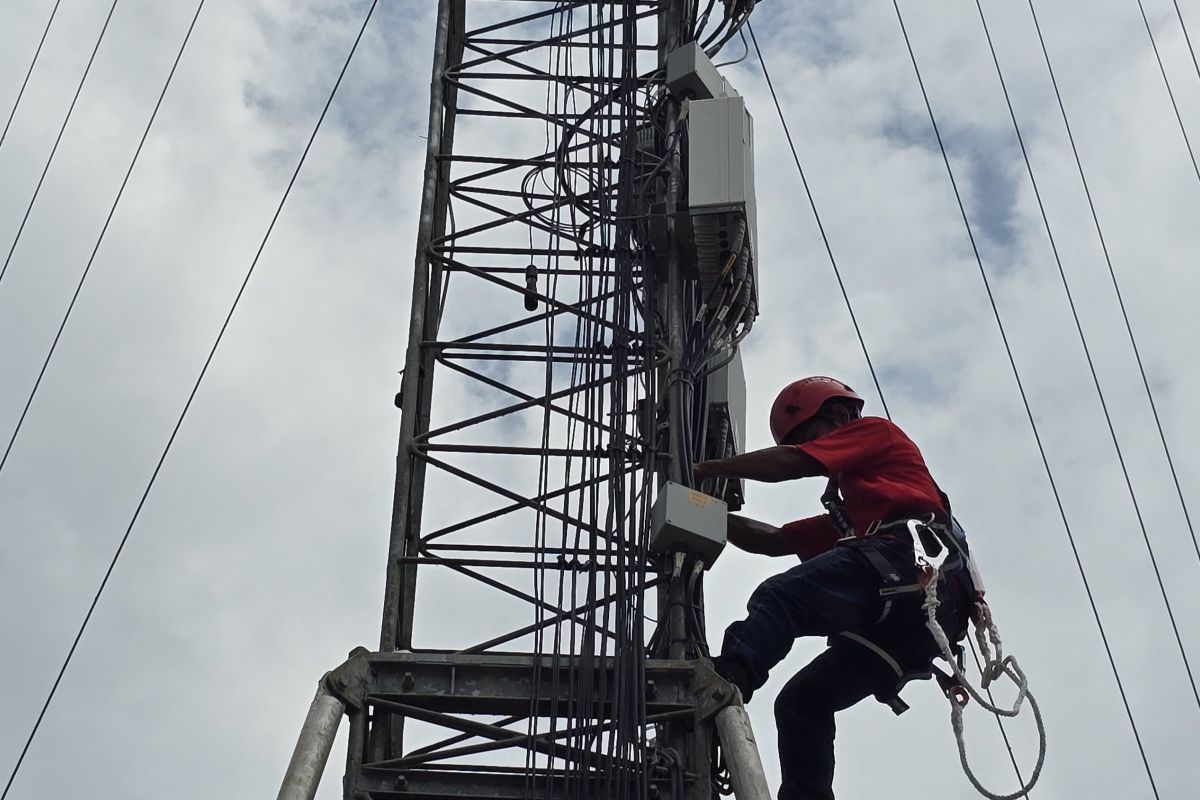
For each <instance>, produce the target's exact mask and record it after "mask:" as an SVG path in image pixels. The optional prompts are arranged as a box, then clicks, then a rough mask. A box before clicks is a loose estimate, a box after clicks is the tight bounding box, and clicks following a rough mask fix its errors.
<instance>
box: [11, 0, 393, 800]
mask: <svg viewBox="0 0 1200 800" xmlns="http://www.w3.org/2000/svg"><path fill="white" fill-rule="evenodd" d="M203 2H204V0H201V5H203ZM378 3H379V0H372V2H371V5H370V7H369V8H368V9H367V13H366V17H365V18H364V19H363V22H362V26H361V27H360V28H359V30H358V35H357V36H356V37H355V38H354V44H353V45H352V46H351V47H350V52H349V54H348V55H347V56H346V60H345V62H344V63H343V64H342V69H341V71H340V72H339V73H338V77H337V80H336V81H335V82H334V84H333V89H332V90H331V91H330V93H329V98H328V99H327V100H326V101H325V105H324V107H323V108H322V109H321V115H320V116H319V117H318V118H317V123H316V125H315V126H314V127H313V132H312V135H311V136H309V138H308V143H307V144H305V146H304V151H303V152H302V153H301V154H300V160H299V162H298V163H297V164H296V169H295V170H294V171H293V172H292V177H291V179H290V180H288V183H287V187H286V188H285V189H284V191H283V196H282V197H281V198H280V200H279V204H278V205H277V206H276V208H275V213H274V214H273V215H272V217H271V222H270V224H268V226H267V230H266V233H265V234H263V238H262V241H261V242H260V243H259V246H258V250H257V251H256V252H255V254H254V258H253V260H252V261H251V262H250V266H249V268H248V269H247V270H246V276H245V278H244V279H243V280H242V284H241V286H240V287H239V288H238V291H237V295H236V296H235V297H234V299H233V303H232V305H231V306H230V308H229V312H228V313H227V314H226V315H225V321H224V322H223V323H222V324H221V329H220V331H219V332H218V333H217V337H216V340H215V341H214V342H213V345H212V348H211V349H210V350H209V353H208V356H207V358H205V360H204V366H203V367H201V369H200V374H199V376H198V377H197V378H196V382H195V384H193V386H192V389H191V392H190V393H189V394H188V398H187V401H186V402H185V403H184V406H183V410H182V411H181V412H180V414H179V418H178V419H177V420H176V422H175V427H174V428H173V429H172V430H171V435H170V437H169V438H168V439H167V444H166V446H165V447H164V448H163V451H162V455H160V456H159V458H158V463H157V464H155V466H154V471H153V472H152V473H151V475H150V480H149V481H148V482H147V484H146V489H145V491H143V492H142V496H141V499H140V500H138V504H137V507H136V508H135V509H134V512H133V516H132V518H131V519H130V520H129V525H128V526H127V527H126V528H125V533H124V535H123V536H122V537H121V541H120V543H119V544H118V545H117V549H116V552H114V553H113V556H112V560H111V561H110V562H109V565H108V569H107V570H106V571H105V573H104V577H103V579H101V581H100V586H99V588H98V589H97V590H96V595H95V597H93V598H92V602H91V605H89V606H88V610H87V613H86V614H85V615H84V618H83V623H82V624H81V625H80V626H79V631H78V632H77V633H76V634H75V639H74V641H73V642H72V643H71V648H70V650H68V651H67V657H66V658H65V659H64V660H63V664H62V667H60V668H59V670H58V675H57V677H55V679H54V684H53V685H52V686H51V687H50V693H49V694H48V695H47V697H46V702H45V703H43V704H42V709H41V711H40V712H39V713H38V716H37V720H36V721H35V722H34V724H33V729H32V730H31V731H30V732H29V736H28V738H27V739H26V740H25V745H24V747H22V748H21V754H20V756H19V757H18V758H17V763H16V765H15V766H14V767H13V771H12V774H11V775H9V778H8V783H7V784H5V786H4V792H3V793H0V800H6V798H7V797H8V792H9V789H11V788H12V784H13V781H14V780H15V779H16V777H17V773H18V772H19V771H20V769H21V764H22V763H23V762H24V760H25V755H26V753H28V752H29V746H30V745H31V744H32V743H33V739H34V737H35V736H36V735H37V732H38V728H39V727H40V726H41V724H42V720H43V719H44V718H45V716H46V711H47V709H49V708H50V703H51V702H52V701H53V700H54V695H55V693H56V692H57V691H58V686H59V684H60V683H61V682H62V679H63V675H64V674H65V673H66V671H67V667H68V666H69V665H70V663H71V658H72V657H73V656H74V655H75V650H76V648H77V647H78V646H79V641H80V639H82V638H83V633H84V631H85V630H86V629H87V626H88V623H89V622H90V621H91V619H92V614H93V612H94V611H95V610H96V605H97V603H99V602H100V596H101V595H102V594H103V593H104V589H105V587H106V586H108V581H109V578H111V577H112V573H113V570H114V569H115V568H116V566H117V561H118V560H119V559H120V557H121V553H122V552H123V551H124V549H125V545H126V543H127V542H128V541H129V535H130V534H131V533H132V532H133V527H134V525H136V524H137V520H138V517H139V516H140V515H141V513H142V508H143V507H145V505H146V499H147V498H148V497H149V496H150V491H151V489H153V488H154V482H155V481H156V480H157V479H158V475H159V472H160V471H161V470H162V466H163V463H164V462H165V461H166V460H167V454H168V453H170V451H171V446H172V445H173V444H174V443H175V438H176V436H178V434H179V429H180V427H181V426H182V425H183V421H184V419H185V418H186V417H187V414H188V411H189V410H190V409H191V407H192V401H193V400H195V398H196V393H197V392H198V391H199V389H200V384H201V383H202V382H203V381H204V376H205V375H206V374H207V372H208V367H209V365H210V364H212V360H213V357H214V356H215V355H216V353H217V348H218V347H220V345H221V340H222V339H223V338H224V336H225V331H226V330H227V329H228V328H229V322H230V320H232V319H233V314H234V312H235V311H236V310H237V307H238V303H239V302H240V301H241V299H242V295H243V294H244V293H245V291H246V286H247V285H248V284H249V283H250V277H251V276H252V275H253V274H254V269H255V267H257V266H258V261H259V259H260V258H261V257H262V254H263V250H264V249H266V246H267V241H268V240H269V239H270V238H271V233H272V231H274V230H275V223H276V222H277V221H278V220H279V215H280V213H281V212H282V211H283V206H284V204H285V203H286V202H287V199H288V195H290V194H291V191H292V187H293V186H295V185H296V179H297V178H298V177H299V175H300V170H301V168H303V166H304V161H305V159H306V158H307V157H308V152H309V150H310V149H312V145H313V141H314V140H316V138H317V133H318V132H319V131H320V130H321V123H323V122H324V121H325V116H326V114H327V113H328V112H329V107H330V106H331V105H332V104H333V98H334V97H335V96H336V95H337V91H338V87H340V86H341V85H342V78H344V77H345V75H346V71H347V69H349V67H350V62H351V60H353V58H354V53H355V51H356V50H357V49H358V44H359V42H361V41H362V37H363V33H364V32H365V31H366V29H367V24H368V23H369V22H370V21H371V16H372V15H373V14H374V13H375V6H376V5H378ZM193 21H194V20H193Z"/></svg>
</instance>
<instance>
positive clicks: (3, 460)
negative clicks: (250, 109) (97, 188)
mask: <svg viewBox="0 0 1200 800" xmlns="http://www.w3.org/2000/svg"><path fill="white" fill-rule="evenodd" d="M204 3H205V0H200V2H199V4H198V5H197V6H196V13H195V14H194V15H193V16H192V21H191V24H190V25H188V29H187V33H186V34H184V37H183V43H182V44H181V45H180V46H179V51H178V52H177V53H176V54H175V61H174V63H173V64H171V71H170V73H168V75H167V80H166V81H165V82H164V83H163V88H162V91H161V92H159V95H158V101H157V102H155V104H154V110H153V111H152V112H151V113H150V119H149V120H148V121H147V122H146V127H145V129H144V130H143V131H142V138H141V139H140V140H139V141H138V145H137V149H136V150H134V153H133V158H132V159H131V160H130V162H129V168H128V169H127V170H125V177H124V179H123V180H122V181H121V187H120V188H119V189H117V196H116V198H114V199H113V202H112V207H110V208H109V210H108V216H107V217H106V218H105V220H104V225H103V227H101V229H100V235H99V236H98V237H97V238H96V244H95V246H94V247H93V248H92V254H91V255H90V256H89V257H88V260H87V265H86V266H85V267H84V268H83V274H82V275H80V276H79V283H78V284H77V285H76V287H75V293H74V294H73V295H71V302H70V303H69V304H68V305H67V310H66V313H65V314H63V318H62V322H61V323H60V324H59V326H58V331H57V332H56V333H55V334H54V341H53V342H52V343H51V345H50V351H49V352H48V353H46V358H45V360H44V361H43V362H42V368H41V370H40V371H39V372H38V376H37V379H36V380H35V381H34V382H33V388H32V389H31V390H30V391H29V398H28V399H27V400H26V401H25V407H24V408H23V409H21V416H20V418H18V419H17V425H16V427H15V428H13V432H12V436H10V437H9V439H8V445H7V446H6V447H5V448H4V455H3V456H0V473H3V472H4V465H5V464H7V463H8V456H9V454H10V453H12V449H13V443H14V442H16V441H17V435H18V434H19V433H20V432H21V426H22V425H24V424H25V416H26V415H27V414H28V413H29V407H30V406H31V405H32V404H33V398H34V397H35V396H36V395H37V391H38V388H39V387H40V386H41V385H42V378H43V377H44V376H45V374H46V368H47V367H49V366H50V359H52V358H53V357H54V352H55V350H56V349H57V348H58V342H59V339H61V338H62V334H63V330H64V329H65V328H66V327H67V320H69V319H70V318H71V312H72V311H73V310H74V309H75V301H76V300H78V299H79V292H80V291H81V290H82V289H83V284H84V281H86V280H87V277H88V273H89V272H91V269H92V263H93V262H94V261H95V260H96V253H98V252H99V251H100V244H101V243H102V242H103V241H104V235H105V234H106V233H107V232H108V226H109V224H110V223H111V222H112V219H113V215H114V214H115V213H116V211H117V205H118V204H119V203H120V202H121V197H122V195H123V194H124V193H125V187H126V186H127V185H128V184H129V176H130V175H132V174H133V168H134V167H135V166H136V165H137V160H138V156H139V155H141V153H142V146H143V145H145V144H146V137H147V136H149V134H150V128H151V126H152V125H154V120H155V118H156V117H157V116H158V110H159V108H161V107H162V102H163V98H164V97H166V96H167V89H168V88H170V86H171V79H172V78H174V77H175V70H176V68H177V67H178V66H179V60H180V59H181V58H182V57H183V51H184V50H185V49H187V45H188V42H189V41H190V40H191V38H192V31H193V30H194V29H195V27H196V20H197V19H199V18H200V12H201V11H202V10H203V9H204Z"/></svg>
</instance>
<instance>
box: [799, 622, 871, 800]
mask: <svg viewBox="0 0 1200 800" xmlns="http://www.w3.org/2000/svg"><path fill="white" fill-rule="evenodd" d="M875 658H876V657H875V656H872V655H870V654H868V653H866V652H865V651H863V649H862V648H861V647H859V646H858V645H855V644H853V643H848V644H844V645H841V644H839V645H835V646H833V647H830V648H829V649H828V650H826V651H825V652H824V653H822V654H821V655H819V656H817V657H816V658H815V659H813V660H812V661H811V662H810V663H809V665H808V666H806V667H805V668H804V669H802V670H800V671H799V672H797V673H796V675H795V676H794V677H793V678H792V679H791V680H790V681H788V682H787V684H786V685H784V687H783V689H782V691H780V692H779V696H778V697H776V698H775V724H776V725H777V726H778V729H779V766H780V771H781V776H782V781H781V782H780V786H779V800H833V765H834V758H833V741H834V734H835V724H834V714H836V713H837V712H838V711H843V710H845V709H847V708H849V707H850V706H852V705H854V704H855V703H857V702H858V701H859V700H862V699H863V698H866V697H869V696H870V695H872V694H874V693H875V692H876V691H878V690H879V689H880V688H881V676H880V670H879V666H878V664H876V663H873V662H872V661H871V660H870V659H875Z"/></svg>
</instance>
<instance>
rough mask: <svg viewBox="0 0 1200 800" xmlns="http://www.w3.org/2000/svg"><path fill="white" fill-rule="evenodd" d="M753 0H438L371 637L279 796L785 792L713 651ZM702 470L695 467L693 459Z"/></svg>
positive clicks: (742, 296) (338, 676) (731, 490)
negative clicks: (709, 579) (736, 57)
mask: <svg viewBox="0 0 1200 800" xmlns="http://www.w3.org/2000/svg"><path fill="white" fill-rule="evenodd" d="M752 6H753V2H752V0H744V1H743V2H733V1H732V0H727V2H726V3H725V4H724V5H722V4H718V3H715V2H709V3H708V4H707V6H705V4H703V3H695V2H685V1H684V0H661V1H660V2H649V1H648V0H625V1H614V0H565V1H564V2H548V1H545V0H529V1H527V2H526V1H514V2H494V1H492V2H487V1H486V0H440V2H439V5H438V14H437V30H436V35H435V41H434V56H433V80H432V83H431V94H430V101H429V127H428V151H427V159H426V164H425V173H424V181H423V186H422V194H421V212H420V219H419V226H418V233H417V248H416V264H415V271H414V280H413V292H412V310H411V323H410V328H409V340H408V347H407V351H406V356H405V366H404V373H403V379H402V384H401V391H400V393H399V395H398V396H397V406H398V407H399V409H400V415H401V416H400V444H399V453H398V456H397V470H396V489H395V501H394V508H393V516H392V524H391V539H390V548H389V553H388V564H387V578H386V580H387V584H386V591H385V597H384V608H383V624H382V630H381V633H380V642H379V649H378V651H376V652H368V651H367V650H365V649H359V650H356V651H355V652H353V653H352V654H351V656H350V658H349V660H347V661H346V662H345V663H344V664H343V665H342V666H340V667H338V668H337V669H335V670H333V671H331V672H330V673H328V674H326V675H325V676H324V677H323V678H322V680H321V681H320V683H319V686H318V691H317V696H316V698H315V699H314V701H313V704H312V707H311V708H310V711H309V715H308V717H307V719H306V721H305V725H304V728H303V730H302V732H301V736H300V741H299V743H298V744H297V747H296V750H295V753H294V755H293V757H292V761H291V763H290V764H289V767H288V772H287V775H286V777H285V779H284V784H283V788H282V789H281V790H280V794H279V797H280V798H281V800H300V799H301V798H305V799H306V800H307V799H309V798H313V797H314V796H315V793H316V789H317V784H318V782H319V780H320V776H321V773H322V771H323V770H324V767H325V762H326V759H327V757H328V755H329V752H330V749H331V746H332V742H333V737H334V734H335V732H336V730H337V728H338V726H339V723H340V721H341V719H342V718H343V717H345V718H346V719H347V721H348V747H347V763H346V768H345V778H344V784H343V785H344V796H345V797H346V798H347V799H348V800H364V799H365V798H371V799H372V800H380V799H381V798H400V797H405V798H430V799H432V798H450V797H454V798H460V797H461V798H514V799H515V798H546V799H547V800H550V799H552V798H553V799H557V798H563V799H564V800H565V798H589V799H590V798H596V799H597V800H601V799H604V800H608V799H609V798H611V799H612V800H617V799H618V798H631V799H632V800H646V799H648V798H664V799H666V798H670V800H708V799H709V798H712V797H714V796H716V795H717V794H718V793H720V792H724V793H728V791H729V790H730V789H732V790H733V791H735V792H736V794H737V796H738V797H739V799H740V800H760V798H761V800H766V798H767V789H766V784H765V780H764V778H763V774H762V766H761V764H760V763H759V758H758V753H757V749H756V747H755V744H754V739H753V735H752V733H751V731H750V727H749V719H748V717H747V716H746V713H745V710H744V708H743V707H742V704H741V700H740V698H739V697H738V695H737V691H736V689H733V688H732V687H731V686H730V685H729V684H727V683H726V682H724V681H723V680H721V679H720V678H719V677H717V676H716V675H715V674H714V673H713V672H712V670H711V666H710V663H709V661H708V660H707V655H708V646H707V641H706V634H705V629H704V605H703V577H704V570H705V568H706V567H707V566H708V565H710V564H711V563H712V561H713V560H714V559H715V558H716V557H717V556H718V555H719V553H720V551H721V548H722V547H723V546H724V541H725V519H726V516H725V512H726V509H727V508H734V509H736V508H737V507H739V506H740V504H741V486H740V485H738V484H737V483H735V482H721V483H720V484H717V483H715V482H714V483H713V484H712V485H706V486H703V487H698V486H693V485H692V478H691V465H692V464H693V463H694V462H695V461H698V460H701V459H703V458H706V457H707V458H714V457H721V456H727V455H731V454H733V453H735V452H737V451H738V449H739V445H740V443H741V442H742V436H743V435H744V434H743V431H744V427H745V421H744V416H745V410H744V407H745V399H744V398H745V385H744V379H743V378H742V377H741V367H740V359H739V357H738V345H739V344H740V342H741V341H742V339H743V338H744V337H745V336H746V335H747V334H748V333H749V331H750V328H751V325H752V323H753V321H754V318H755V316H756V314H757V292H758V287H757V279H756V266H755V246H756V241H755V235H756V234H755V227H754V224H755V216H754V187H753V145H752V138H753V137H752V123H751V118H750V116H749V114H748V113H747V111H746V108H745V105H744V103H743V101H742V98H741V97H740V96H739V95H738V94H737V92H736V91H734V89H733V88H732V87H731V86H730V85H729V83H728V82H727V81H726V80H725V79H724V78H723V77H722V76H721V75H720V74H719V72H718V70H717V69H716V67H714V66H713V63H712V60H711V59H712V57H713V56H714V55H715V54H716V52H717V51H718V50H720V49H721V47H722V46H723V45H724V44H725V43H726V42H727V41H729V40H730V39H731V38H732V37H734V36H736V35H737V34H738V32H739V31H740V28H741V26H742V25H743V24H745V21H746V19H747V18H748V16H749V13H750V10H751V7H752ZM700 490H703V491H700Z"/></svg>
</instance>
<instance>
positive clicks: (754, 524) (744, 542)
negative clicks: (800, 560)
mask: <svg viewBox="0 0 1200 800" xmlns="http://www.w3.org/2000/svg"><path fill="white" fill-rule="evenodd" d="M728 535H729V543H730V544H731V545H733V546H734V547H736V548H738V549H739V550H745V551H746V552H747V553H758V554H759V555H764V556H784V555H789V554H794V553H795V552H796V550H795V548H794V547H793V545H792V543H791V542H790V541H789V539H788V537H786V536H783V535H782V534H781V533H780V532H779V528H777V527H775V526H774V525H770V524H768V523H766V522H759V521H758V520H756V519H751V518H750V517H743V516H742V515H741V514H730V515H729V534H728Z"/></svg>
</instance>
